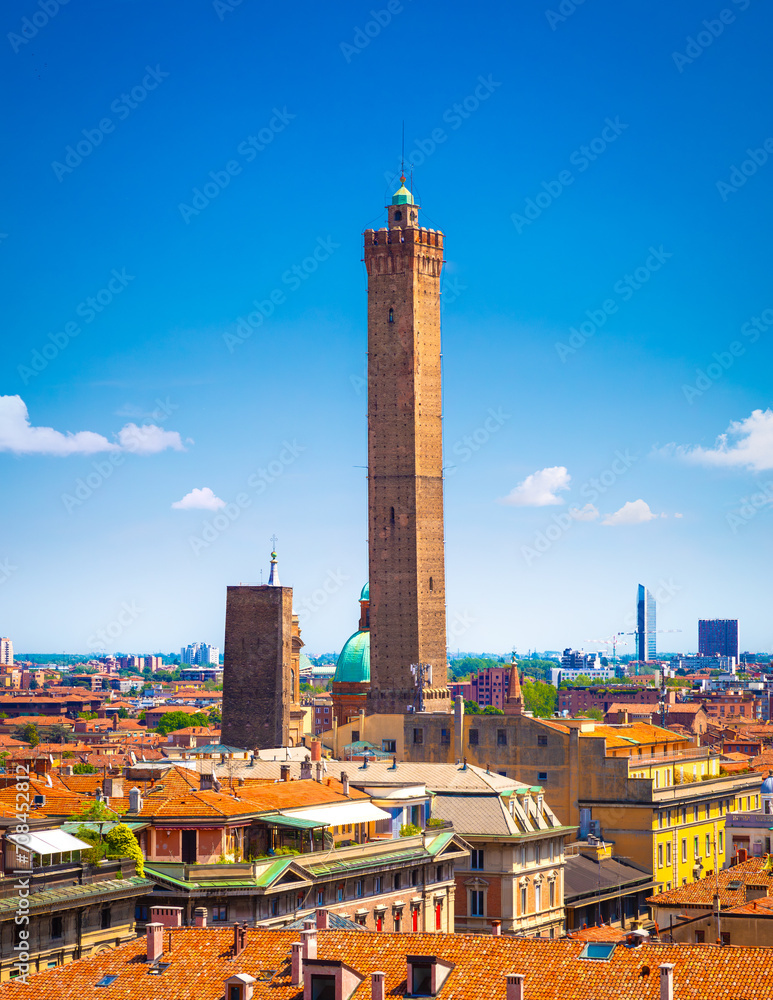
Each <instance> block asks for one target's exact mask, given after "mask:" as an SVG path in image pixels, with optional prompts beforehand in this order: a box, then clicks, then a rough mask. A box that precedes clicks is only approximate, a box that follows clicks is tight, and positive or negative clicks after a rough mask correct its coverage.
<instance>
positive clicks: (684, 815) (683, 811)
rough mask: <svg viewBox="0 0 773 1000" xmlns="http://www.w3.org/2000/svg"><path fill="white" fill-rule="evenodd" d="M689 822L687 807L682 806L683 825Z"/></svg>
mask: <svg viewBox="0 0 773 1000" xmlns="http://www.w3.org/2000/svg"><path fill="white" fill-rule="evenodd" d="M686 822H687V806H682V823H686Z"/></svg>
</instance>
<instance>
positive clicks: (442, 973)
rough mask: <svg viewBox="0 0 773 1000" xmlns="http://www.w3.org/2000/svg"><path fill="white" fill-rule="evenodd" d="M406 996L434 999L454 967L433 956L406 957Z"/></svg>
mask: <svg viewBox="0 0 773 1000" xmlns="http://www.w3.org/2000/svg"><path fill="white" fill-rule="evenodd" d="M406 961H407V963H408V969H407V976H406V979H407V986H408V991H407V993H406V996H409V997H436V996H437V995H438V993H439V992H440V989H441V987H442V986H443V983H444V982H445V981H446V979H447V978H448V974H449V973H450V972H451V971H452V969H453V968H454V966H453V965H452V964H451V963H450V962H444V961H442V960H441V959H439V958H436V957H435V956H434V955H406Z"/></svg>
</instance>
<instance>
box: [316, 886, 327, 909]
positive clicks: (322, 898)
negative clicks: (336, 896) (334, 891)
mask: <svg viewBox="0 0 773 1000" xmlns="http://www.w3.org/2000/svg"><path fill="white" fill-rule="evenodd" d="M324 902H325V890H324V889H317V906H322V904H323V903H324Z"/></svg>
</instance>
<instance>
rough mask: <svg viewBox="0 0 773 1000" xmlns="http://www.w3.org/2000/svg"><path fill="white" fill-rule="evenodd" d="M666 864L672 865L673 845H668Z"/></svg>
mask: <svg viewBox="0 0 773 1000" xmlns="http://www.w3.org/2000/svg"><path fill="white" fill-rule="evenodd" d="M666 864H667V865H670V864H671V844H666Z"/></svg>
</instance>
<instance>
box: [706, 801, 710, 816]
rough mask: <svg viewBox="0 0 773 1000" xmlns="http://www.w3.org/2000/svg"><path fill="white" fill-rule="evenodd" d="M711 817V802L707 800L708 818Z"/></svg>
mask: <svg viewBox="0 0 773 1000" xmlns="http://www.w3.org/2000/svg"><path fill="white" fill-rule="evenodd" d="M710 818H711V803H710V802H707V803H706V819H710Z"/></svg>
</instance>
